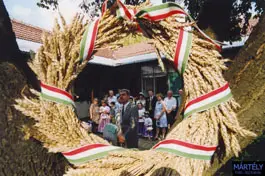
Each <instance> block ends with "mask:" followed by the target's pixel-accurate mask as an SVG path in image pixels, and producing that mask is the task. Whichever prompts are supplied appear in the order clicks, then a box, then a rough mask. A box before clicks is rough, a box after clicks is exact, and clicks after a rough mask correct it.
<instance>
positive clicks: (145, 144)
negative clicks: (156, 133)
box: [139, 138, 158, 150]
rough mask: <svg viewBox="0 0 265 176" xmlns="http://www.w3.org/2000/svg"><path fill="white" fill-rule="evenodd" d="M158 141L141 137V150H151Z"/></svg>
mask: <svg viewBox="0 0 265 176" xmlns="http://www.w3.org/2000/svg"><path fill="white" fill-rule="evenodd" d="M157 142H158V141H152V140H148V139H144V138H140V139H139V150H149V149H150V148H152V147H153V146H154V145H155V144H156V143H157Z"/></svg>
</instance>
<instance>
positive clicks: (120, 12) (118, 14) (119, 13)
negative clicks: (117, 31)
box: [116, 8, 136, 20]
mask: <svg viewBox="0 0 265 176" xmlns="http://www.w3.org/2000/svg"><path fill="white" fill-rule="evenodd" d="M128 11H129V13H130V15H131V17H132V16H134V15H135V13H136V11H135V10H134V9H128ZM116 17H117V18H123V19H126V20H127V19H128V18H129V17H128V16H127V15H126V14H125V13H124V10H123V9H122V8H119V9H117V11H116Z"/></svg>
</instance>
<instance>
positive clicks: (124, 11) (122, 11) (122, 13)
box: [116, 0, 135, 21]
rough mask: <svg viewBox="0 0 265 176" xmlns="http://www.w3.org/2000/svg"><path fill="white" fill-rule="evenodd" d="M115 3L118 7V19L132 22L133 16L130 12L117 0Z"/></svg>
mask: <svg viewBox="0 0 265 176" xmlns="http://www.w3.org/2000/svg"><path fill="white" fill-rule="evenodd" d="M116 2H117V5H118V7H119V8H118V11H119V14H120V17H122V18H124V19H126V20H129V21H132V20H133V18H134V16H135V14H134V13H132V12H130V11H129V9H128V8H127V7H126V6H125V5H124V4H123V3H122V2H121V1H120V0H117V1H116Z"/></svg>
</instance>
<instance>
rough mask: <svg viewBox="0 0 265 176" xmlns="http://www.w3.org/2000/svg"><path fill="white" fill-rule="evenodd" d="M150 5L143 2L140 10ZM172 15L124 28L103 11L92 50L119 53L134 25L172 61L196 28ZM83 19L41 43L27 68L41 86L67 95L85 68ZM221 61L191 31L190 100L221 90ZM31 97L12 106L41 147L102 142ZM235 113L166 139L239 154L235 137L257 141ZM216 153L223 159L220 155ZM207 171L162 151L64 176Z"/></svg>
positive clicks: (219, 112)
mask: <svg viewBox="0 0 265 176" xmlns="http://www.w3.org/2000/svg"><path fill="white" fill-rule="evenodd" d="M147 5H148V3H147V4H144V5H141V6H139V7H137V8H143V7H144V6H147ZM131 8H133V7H131ZM175 17H176V16H174V17H169V18H167V19H165V20H163V21H160V22H150V21H147V20H144V19H139V20H138V21H137V22H135V21H134V22H128V21H125V20H122V19H117V18H116V16H115V14H113V12H111V11H110V10H107V11H106V13H104V15H103V16H102V18H101V20H100V22H99V29H98V34H97V40H96V43H95V50H97V49H100V48H104V47H108V48H112V49H115V48H117V47H120V46H121V45H122V42H121V41H122V38H123V37H125V36H128V35H130V34H131V33H135V32H136V30H137V27H138V26H137V23H139V24H141V28H142V29H143V32H144V35H145V36H146V37H148V38H150V39H151V41H152V42H153V44H154V46H155V47H156V48H157V49H158V50H159V51H161V52H163V53H164V54H165V55H166V57H167V59H169V60H170V61H173V58H174V54H175V46H176V41H177V38H178V34H179V28H180V27H183V26H191V25H194V24H193V23H188V22H184V23H183V22H178V21H176V19H175ZM82 20H83V19H82V17H80V16H76V17H75V19H74V20H73V22H72V23H71V24H70V25H66V23H65V21H64V20H63V18H61V21H62V27H60V25H59V24H58V23H56V26H55V28H54V30H53V32H52V34H51V35H46V36H44V37H43V46H42V47H41V48H40V50H39V51H38V53H37V55H36V57H35V59H34V61H33V62H32V64H31V67H32V69H33V70H34V71H35V73H36V74H37V75H38V77H39V79H40V80H41V81H42V82H45V83H46V84H49V85H51V86H55V87H58V88H60V89H64V90H67V91H70V90H71V86H72V82H73V80H74V79H75V78H76V76H77V74H78V73H79V72H81V71H82V69H83V67H84V65H85V64H86V63H83V64H79V55H80V49H79V48H80V42H81V39H82V35H83V33H84V31H85V27H86V25H87V23H85V24H83V23H82ZM225 61H226V60H222V57H221V55H220V54H219V53H218V52H217V51H216V50H215V46H214V45H213V44H212V43H210V42H208V41H207V40H205V39H204V38H202V36H201V35H200V34H199V33H198V32H196V31H194V32H193V41H192V49H191V53H190V56H189V62H188V66H187V68H186V70H185V73H184V88H185V97H186V100H187V102H189V101H190V100H192V99H194V98H196V97H198V96H201V95H204V94H205V93H208V92H210V91H212V90H215V89H217V88H219V87H220V86H222V85H224V84H225V80H224V78H223V76H222V71H223V70H224V69H226V67H225V65H224V63H225ZM32 93H33V96H32V97H30V98H28V97H24V99H20V100H17V105H15V106H16V108H17V109H18V110H20V111H22V112H23V113H24V114H25V115H27V116H29V117H31V118H34V119H35V120H36V124H35V125H34V126H32V127H28V128H25V132H26V133H27V134H26V135H27V136H32V137H34V138H36V139H37V140H39V141H41V142H43V145H44V146H45V147H46V148H48V149H49V151H51V152H65V151H69V150H70V149H74V148H77V147H80V146H82V145H84V144H94V143H103V144H106V143H107V142H106V141H104V140H103V139H101V138H100V137H98V136H96V135H93V134H87V132H86V131H85V130H84V129H83V128H82V127H81V125H80V122H79V121H78V120H77V117H76V115H75V113H74V111H73V110H74V108H73V107H71V106H67V105H62V104H58V103H53V102H48V101H46V100H43V99H40V98H38V97H39V93H37V92H35V91H33V90H32ZM187 102H185V101H184V102H183V103H184V104H185V103H187ZM238 107H239V105H238V104H237V103H236V102H235V101H234V100H233V99H231V100H230V101H228V102H226V103H222V104H220V105H219V106H217V107H214V108H211V109H209V110H207V111H204V112H201V113H194V114H192V115H191V116H190V117H188V118H187V119H185V120H183V121H182V122H181V123H179V124H178V125H177V126H175V127H174V129H172V130H171V132H170V133H169V134H168V135H167V139H179V140H183V141H187V142H191V143H194V144H198V145H207V146H216V145H218V144H220V141H223V143H224V150H225V153H224V154H223V156H225V155H229V154H230V153H234V154H235V155H237V154H238V152H239V151H240V146H239V144H238V141H237V137H236V136H237V135H241V136H244V137H248V136H255V134H254V133H251V132H249V131H247V130H244V129H242V128H241V127H240V125H239V123H238V121H237V118H236V114H235V112H234V110H235V109H236V108H238ZM220 150H221V151H220V152H221V153H222V152H223V149H220ZM209 167H210V163H209V161H204V160H196V159H190V158H185V157H178V156H176V155H172V154H169V153H165V152H158V151H154V150H149V151H131V150H124V151H122V152H112V153H110V154H109V155H108V156H107V157H104V158H101V159H97V160H94V161H91V162H88V163H86V164H83V165H81V166H78V167H76V168H75V169H70V170H69V171H68V172H67V175H104V174H105V173H108V174H109V175H128V174H132V175H153V174H155V175H161V174H163V175H165V174H166V175H170V174H174V175H178V174H180V175H202V174H203V172H205V171H206V170H207V169H208V168H209Z"/></svg>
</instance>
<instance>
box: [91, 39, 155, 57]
mask: <svg viewBox="0 0 265 176" xmlns="http://www.w3.org/2000/svg"><path fill="white" fill-rule="evenodd" d="M154 52H155V48H154V47H153V46H152V45H151V44H149V43H147V42H143V43H137V44H133V45H130V46H124V47H121V48H119V49H117V50H111V49H100V50H98V51H97V52H96V53H95V55H96V56H100V57H104V58H109V59H114V60H120V59H123V58H128V57H133V56H138V55H143V54H149V53H154Z"/></svg>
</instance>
